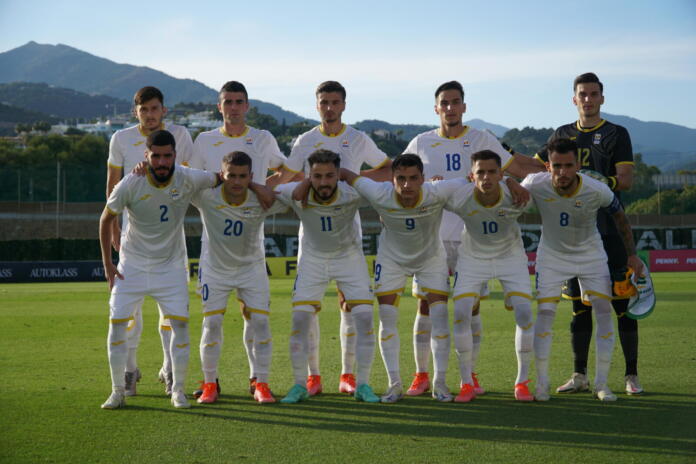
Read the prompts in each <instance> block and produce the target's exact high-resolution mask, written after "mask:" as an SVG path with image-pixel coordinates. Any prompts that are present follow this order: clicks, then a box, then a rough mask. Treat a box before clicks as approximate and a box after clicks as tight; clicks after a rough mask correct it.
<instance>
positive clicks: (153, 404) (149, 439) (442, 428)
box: [0, 273, 696, 463]
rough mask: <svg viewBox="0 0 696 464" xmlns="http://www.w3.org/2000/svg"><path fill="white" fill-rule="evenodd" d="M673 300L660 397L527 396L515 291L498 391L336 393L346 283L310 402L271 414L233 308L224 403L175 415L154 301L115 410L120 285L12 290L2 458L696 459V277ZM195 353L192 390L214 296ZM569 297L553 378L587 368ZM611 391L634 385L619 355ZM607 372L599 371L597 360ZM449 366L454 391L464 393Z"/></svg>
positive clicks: (275, 371)
mask: <svg viewBox="0 0 696 464" xmlns="http://www.w3.org/2000/svg"><path fill="white" fill-rule="evenodd" d="M654 278H655V283H656V287H657V293H658V298H659V303H658V307H657V308H656V310H655V312H654V314H653V315H652V316H650V317H649V318H648V319H645V320H644V321H641V322H640V336H641V341H640V343H641V350H640V355H641V357H640V364H639V366H640V373H641V380H642V383H643V386H644V387H645V389H646V390H647V393H646V394H645V395H643V396H640V397H627V396H626V395H624V394H620V395H619V401H618V402H616V403H614V404H602V403H600V402H598V401H596V400H593V399H592V398H591V396H590V395H589V394H579V395H570V396H559V395H553V396H552V399H551V401H549V402H548V403H543V404H540V403H533V404H520V403H516V402H515V401H514V400H513V397H512V383H513V381H514V377H515V372H516V361H515V355H514V349H513V334H514V320H513V317H512V314H511V313H508V312H507V311H505V310H504V309H503V308H502V304H501V293H500V288H499V287H497V286H494V287H493V294H492V298H491V299H490V300H489V301H487V302H484V304H483V323H484V341H483V348H482V351H481V358H480V361H479V365H478V368H477V370H478V372H479V378H480V380H481V383H482V385H483V386H484V387H486V388H487V390H488V391H489V393H488V394H486V395H485V396H483V397H479V398H477V399H476V400H475V401H474V402H472V403H470V404H466V405H461V404H439V403H436V402H435V401H434V400H432V399H431V398H430V397H427V396H423V397H418V398H407V399H405V400H404V401H402V402H400V403H397V404H394V405H383V404H364V403H356V402H355V401H354V400H353V399H352V398H350V397H346V396H344V395H339V394H338V393H336V389H337V380H338V375H339V373H340V356H339V355H340V353H339V342H338V322H339V318H338V311H337V309H336V305H335V302H336V294H335V290H333V289H331V290H330V291H329V292H327V298H326V299H325V301H324V309H323V311H322V312H321V315H320V318H321V329H322V332H321V340H322V345H321V363H322V374H323V379H324V389H325V393H324V394H322V395H320V396H318V397H315V398H312V399H311V400H309V401H307V402H306V403H301V404H298V405H279V404H273V405H258V404H256V403H254V402H253V400H252V399H251V397H250V396H249V395H248V393H246V387H247V377H248V368H247V362H246V356H245V355H244V349H243V347H242V344H241V318H240V316H239V314H238V312H236V311H234V310H231V311H228V314H227V317H226V320H225V330H226V332H225V345H224V347H223V356H222V360H221V368H220V380H221V383H222V388H223V394H222V397H221V400H220V401H219V402H218V403H216V404H213V405H206V406H205V407H203V406H199V405H194V407H193V408H192V409H190V410H186V411H182V410H175V409H174V408H172V407H171V406H170V404H169V401H168V399H167V398H166V397H165V396H164V394H163V390H162V387H161V385H160V384H159V383H157V380H156V375H157V371H158V368H159V365H160V363H161V349H160V344H159V337H158V336H157V332H156V325H157V316H156V310H155V305H154V303H153V302H152V301H151V300H149V299H148V300H147V301H146V305H145V331H144V334H143V340H142V343H141V347H140V351H139V365H140V368H141V370H142V371H143V375H144V377H143V379H142V381H141V382H140V383H139V384H138V396H137V397H134V398H129V399H128V405H127V407H126V408H125V409H123V410H117V411H103V410H101V409H100V408H99V405H100V404H101V403H102V402H103V401H104V400H105V399H106V397H107V396H108V393H109V391H110V379H109V370H108V365H107V358H106V332H107V325H108V318H107V302H108V293H107V288H106V284H101V283H97V284H17V285H14V284H8V285H2V286H0V374H1V375H2V393H3V397H4V398H3V401H2V402H0V421H1V422H0V424H1V425H2V434H1V435H0V462H12V463H16V462H27V463H34V462H75V463H84V462H104V463H110V462H148V463H150V462H171V463H179V462H191V463H215V462H298V461H299V460H301V459H303V458H305V459H310V460H317V461H318V462H321V463H324V462H351V461H355V462H379V463H389V462H399V463H405V462H477V463H479V462H493V461H495V462H517V463H523V462H544V461H545V462H549V463H551V462H570V461H581V460H582V461H583V462H609V461H611V462H651V463H653V462H661V463H662V462H694V461H695V460H696V423H695V422H694V420H695V419H696V352H695V351H694V348H695V346H696V345H695V344H694V332H693V330H694V327H695V326H696V312H695V311H694V307H693V299H694V295H695V293H694V288H696V274H688V273H681V274H678V273H673V274H672V273H670V274H665V273H663V274H655V275H654ZM291 284H292V281H290V280H274V281H272V284H271V285H272V288H273V289H274V290H273V295H272V311H273V314H272V318H271V325H272V330H273V334H274V349H273V352H274V358H273V366H272V371H271V387H272V389H273V390H274V391H275V393H276V396H277V397H282V395H283V394H284V393H285V392H286V391H287V390H288V389H289V387H290V386H291V383H292V380H291V368H290V362H289V356H288V335H289V323H290V309H289V301H290V289H291ZM414 305H415V303H414V300H413V299H411V298H410V297H404V298H403V299H402V302H401V318H400V331H401V337H402V373H403V375H404V381H405V382H408V381H409V380H410V374H411V372H412V371H413V360H412V350H411V342H410V332H411V326H412V323H413V316H414ZM191 314H192V316H193V317H192V324H191V325H192V327H191V330H192V332H191V333H192V337H191V339H192V348H193V349H192V353H191V363H190V369H189V376H188V382H187V388H186V390H187V391H188V392H190V391H191V390H193V389H194V387H195V386H196V381H197V380H199V379H200V378H201V374H200V361H199V359H198V348H197V344H198V341H199V339H200V317H199V314H200V302H199V301H198V300H197V298H195V297H194V295H193V294H192V298H191ZM569 320H570V306H569V304H568V303H562V304H561V305H560V306H559V309H558V315H557V319H556V325H555V338H554V349H553V355H552V356H553V357H552V360H551V379H552V384H553V385H557V384H559V383H560V382H562V381H564V380H566V378H567V377H568V375H569V374H570V372H571V370H572V361H571V355H570V346H569V335H568V322H569ZM614 359H615V362H614V367H613V369H612V372H611V375H610V385H611V387H612V388H613V389H614V390H615V391H616V392H622V391H623V358H622V355H621V349H620V347H619V346H618V342H617V347H616V350H615V358H614ZM591 368H592V366H591ZM457 378H458V377H457V372H456V360H455V356H454V354H452V356H451V357H450V371H449V375H448V383H449V385H450V388H451V389H453V390H454V389H455V387H456V386H457ZM371 383H372V385H373V387H374V388H375V391H376V392H378V393H381V392H383V391H384V389H385V386H386V375H385V373H384V368H383V365H382V362H381V359H380V357H379V352H377V353H376V356H375V362H374V366H373V374H372V380H371Z"/></svg>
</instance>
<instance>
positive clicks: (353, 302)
mask: <svg viewBox="0 0 696 464" xmlns="http://www.w3.org/2000/svg"><path fill="white" fill-rule="evenodd" d="M372 302H373V300H346V303H348V304H352V305H371V304H372Z"/></svg>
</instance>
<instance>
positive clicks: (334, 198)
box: [312, 185, 341, 206]
mask: <svg viewBox="0 0 696 464" xmlns="http://www.w3.org/2000/svg"><path fill="white" fill-rule="evenodd" d="M340 196H341V189H339V188H338V185H337V186H336V190H335V191H334V193H333V195H331V198H329V199H328V200H327V201H321V200H319V199H318V198H317V192H316V191H315V190H314V189H312V199H314V201H316V202H317V203H318V204H320V205H321V206H329V205H332V204H334V203H336V201H337V200H338V199H339V198H340Z"/></svg>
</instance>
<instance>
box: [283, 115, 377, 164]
mask: <svg viewBox="0 0 696 464" xmlns="http://www.w3.org/2000/svg"><path fill="white" fill-rule="evenodd" d="M320 148H323V149H326V150H331V151H333V152H335V153H338V154H339V155H340V157H341V167H342V168H346V169H350V170H351V171H353V172H355V173H358V174H359V173H360V167H361V166H362V165H363V163H365V164H367V165H368V166H370V167H372V168H378V167H380V166H382V165H383V164H384V163H386V162H387V161H388V160H389V158H388V157H387V155H386V154H385V153H384V152H383V151H382V150H380V149H379V148H377V145H376V144H375V142H374V141H373V140H372V139H371V138H370V137H368V136H367V134H365V133H364V132H362V131H359V130H357V129H355V128H353V127H351V126H349V125H348V124H344V125H343V130H342V131H341V132H339V133H338V134H336V135H325V134H324V132H322V130H321V126H317V127H315V128H314V129H312V130H309V131H307V132H305V133H304V134H301V135H300V136H299V137H297V140H295V143H294V144H293V146H292V150H291V151H290V156H289V157H288V159H287V161H285V167H286V168H287V169H289V170H290V171H293V172H301V171H304V173H305V175H308V174H309V165H308V164H307V158H309V155H311V154H312V153H314V152H315V151H316V150H319V149H320Z"/></svg>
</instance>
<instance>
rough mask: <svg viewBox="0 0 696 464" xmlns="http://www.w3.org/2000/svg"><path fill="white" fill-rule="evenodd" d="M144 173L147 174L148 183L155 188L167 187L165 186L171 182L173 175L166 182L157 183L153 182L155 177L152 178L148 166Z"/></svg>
mask: <svg viewBox="0 0 696 464" xmlns="http://www.w3.org/2000/svg"><path fill="white" fill-rule="evenodd" d="M145 175H146V176H147V181H148V182H149V183H150V185H152V186H153V187H155V188H156V189H163V188H167V187H169V184H171V183H172V180H174V176H171V177H170V178H169V180H168V181H167V183H166V184H164V185H157V183H156V182H155V179H153V178H152V174H151V173H150V168H147V170H146V171H145Z"/></svg>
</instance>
